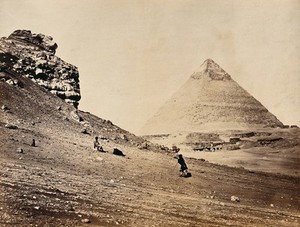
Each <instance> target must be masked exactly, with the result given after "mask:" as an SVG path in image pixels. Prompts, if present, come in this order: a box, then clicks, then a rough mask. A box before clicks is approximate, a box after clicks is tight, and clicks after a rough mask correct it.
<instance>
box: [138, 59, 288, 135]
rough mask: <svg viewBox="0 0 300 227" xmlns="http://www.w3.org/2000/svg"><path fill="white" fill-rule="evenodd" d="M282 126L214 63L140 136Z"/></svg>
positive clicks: (196, 75)
mask: <svg viewBox="0 0 300 227" xmlns="http://www.w3.org/2000/svg"><path fill="white" fill-rule="evenodd" d="M277 126H279V127H280V126H283V124H282V123H281V122H280V121H279V120H278V119H277V118H276V117H275V116H274V115H273V114H271V113H270V112H269V111H268V110H267V109H266V108H265V107H264V106H263V105H262V104H261V103H260V102H259V101H257V100H256V99H255V98H254V97H252V96H251V95H250V94H249V93H248V92H247V91H246V90H244V89H243V88H242V87H241V86H239V85H238V84H237V83H236V82H235V81H234V80H232V78H231V77H230V75H229V74H228V73H226V72H225V71H224V70H223V69H222V68H221V67H220V66H219V65H217V64H216V63H215V62H214V61H212V60H210V59H208V60H206V61H205V62H204V63H203V64H202V66H201V68H200V70H199V71H198V72H196V73H194V74H193V75H192V76H191V77H190V78H189V79H188V81H187V82H186V83H185V84H184V85H183V86H182V87H181V88H180V89H179V91H177V92H176V93H175V94H174V95H173V96H172V97H171V99H170V100H168V101H167V102H166V103H165V104H164V105H163V106H162V107H161V108H160V110H159V111H158V112H157V113H156V114H155V115H154V116H153V117H152V118H151V119H150V120H149V121H148V122H147V123H146V125H145V126H144V127H143V128H142V130H141V133H142V134H164V133H176V132H197V131H206V130H228V129H250V128H263V127H277Z"/></svg>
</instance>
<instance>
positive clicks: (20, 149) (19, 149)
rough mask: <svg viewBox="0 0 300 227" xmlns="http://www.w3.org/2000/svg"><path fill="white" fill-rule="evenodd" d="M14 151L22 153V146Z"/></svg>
mask: <svg viewBox="0 0 300 227" xmlns="http://www.w3.org/2000/svg"><path fill="white" fill-rule="evenodd" d="M16 152H17V153H24V151H23V149H22V148H20V147H19V148H17V150H16Z"/></svg>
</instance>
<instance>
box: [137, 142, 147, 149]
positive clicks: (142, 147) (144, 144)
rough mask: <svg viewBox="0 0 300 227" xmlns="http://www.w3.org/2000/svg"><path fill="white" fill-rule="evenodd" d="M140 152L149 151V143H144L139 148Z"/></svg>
mask: <svg viewBox="0 0 300 227" xmlns="http://www.w3.org/2000/svg"><path fill="white" fill-rule="evenodd" d="M138 148H139V149H140V150H148V148H149V144H148V143H147V142H144V143H142V144H141V145H139V146H138Z"/></svg>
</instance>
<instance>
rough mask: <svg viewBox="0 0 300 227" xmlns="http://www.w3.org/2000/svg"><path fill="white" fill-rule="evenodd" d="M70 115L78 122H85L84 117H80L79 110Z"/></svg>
mask: <svg viewBox="0 0 300 227" xmlns="http://www.w3.org/2000/svg"><path fill="white" fill-rule="evenodd" d="M70 115H71V117H72V118H73V119H74V120H75V121H77V122H81V121H83V119H82V117H80V116H79V115H78V111H77V110H74V111H72V112H71V113H70Z"/></svg>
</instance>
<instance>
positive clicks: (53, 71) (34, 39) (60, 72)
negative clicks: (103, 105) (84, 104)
mask: <svg viewBox="0 0 300 227" xmlns="http://www.w3.org/2000/svg"><path fill="white" fill-rule="evenodd" d="M57 47H58V46H57V44H56V43H55V42H54V41H53V39H52V37H50V36H46V35H43V34H34V33H32V32H31V31H28V30H17V31H14V32H13V33H12V34H11V35H10V36H9V37H8V38H5V37H3V38H1V39H0V62H1V65H0V67H1V68H2V69H5V68H7V69H10V70H13V71H16V72H18V73H19V74H21V75H22V76H25V77H28V78H30V79H31V80H33V81H34V82H35V83H37V84H39V85H41V86H43V87H45V88H46V89H48V90H49V91H50V92H51V93H53V94H55V95H57V96H59V97H60V98H62V99H64V100H65V101H66V102H68V103H71V104H73V105H74V107H76V108H77V107H78V105H79V100H80V98H81V96H80V86H79V73H78V70H77V67H76V66H73V65H71V64H69V63H67V62H65V61H63V60H62V59H60V58H59V57H58V56H56V55H55V51H56V49H57Z"/></svg>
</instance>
